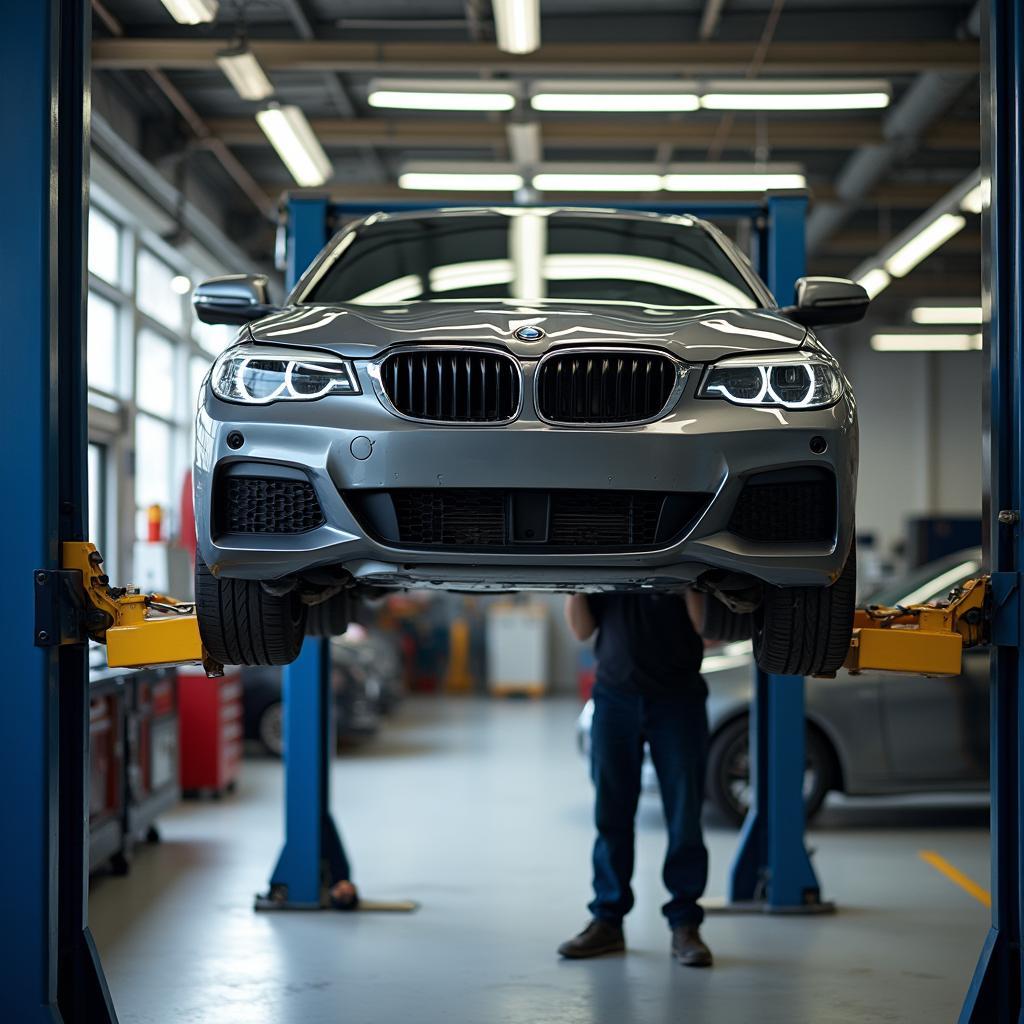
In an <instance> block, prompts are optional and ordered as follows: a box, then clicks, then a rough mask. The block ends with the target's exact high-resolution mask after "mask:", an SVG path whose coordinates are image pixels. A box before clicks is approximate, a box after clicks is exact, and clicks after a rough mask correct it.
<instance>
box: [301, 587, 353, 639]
mask: <svg viewBox="0 0 1024 1024" xmlns="http://www.w3.org/2000/svg"><path fill="white" fill-rule="evenodd" d="M349 611H350V604H349V595H348V594H347V593H345V592H344V591H343V592H342V593H340V594H335V595H334V596H333V597H329V598H327V600H326V601H321V602H320V603H319V604H311V605H310V606H309V610H308V613H307V615H306V636H341V635H342V634H343V633H344V632H345V630H347V629H348V624H349V618H350V616H349Z"/></svg>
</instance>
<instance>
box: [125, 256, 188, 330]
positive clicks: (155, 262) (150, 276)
mask: <svg viewBox="0 0 1024 1024" xmlns="http://www.w3.org/2000/svg"><path fill="white" fill-rule="evenodd" d="M178 276H179V275H178V274H177V272H176V271H175V270H174V269H173V268H172V267H170V266H168V265H167V264H166V263H164V261H163V260H161V259H158V258H157V257H156V256H154V255H153V254H152V253H151V252H150V251H149V250H148V249H141V250H140V251H139V259H138V264H137V267H136V288H135V301H136V303H137V305H138V307H139V309H141V310H142V312H143V313H145V314H146V315H147V316H150V317H152V318H153V319H154V320H155V321H156V322H157V323H159V324H162V325H163V326H164V327H166V328H168V329H169V330H172V331H180V330H181V329H182V328H183V327H184V319H185V318H184V298H183V296H182V294H181V292H178V291H175V288H174V283H173V282H174V281H175V279H176V278H177V277H178Z"/></svg>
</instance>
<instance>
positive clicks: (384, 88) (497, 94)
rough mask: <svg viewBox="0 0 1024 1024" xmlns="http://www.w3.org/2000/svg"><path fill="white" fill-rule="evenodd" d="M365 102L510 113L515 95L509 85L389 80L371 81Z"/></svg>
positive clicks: (392, 106)
mask: <svg viewBox="0 0 1024 1024" xmlns="http://www.w3.org/2000/svg"><path fill="white" fill-rule="evenodd" d="M366 101H367V103H369V104H370V106H371V107H390V108H392V109H395V110H481V111H489V110H511V109H512V108H513V107H514V106H515V105H516V94H515V92H514V91H513V89H512V88H511V87H510V86H509V83H508V82H494V81H491V82H485V81H474V80H472V79H459V78H456V79H402V78H389V79H375V80H374V81H372V82H371V83H370V91H369V94H368V96H367V98H366Z"/></svg>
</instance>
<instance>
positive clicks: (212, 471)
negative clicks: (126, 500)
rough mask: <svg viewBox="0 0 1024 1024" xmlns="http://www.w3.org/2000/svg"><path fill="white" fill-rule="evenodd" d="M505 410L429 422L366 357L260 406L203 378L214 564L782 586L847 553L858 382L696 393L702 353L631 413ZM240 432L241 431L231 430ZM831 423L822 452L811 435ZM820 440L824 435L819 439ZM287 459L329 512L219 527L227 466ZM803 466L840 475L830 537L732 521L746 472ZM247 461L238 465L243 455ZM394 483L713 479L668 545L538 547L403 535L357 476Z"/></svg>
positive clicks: (269, 569)
mask: <svg viewBox="0 0 1024 1024" xmlns="http://www.w3.org/2000/svg"><path fill="white" fill-rule="evenodd" d="M530 372H531V369H530V368H529V367H527V369H526V374H527V380H526V385H527V386H526V387H525V389H524V391H525V394H526V396H527V399H526V402H525V404H524V407H523V409H522V410H521V413H520V415H519V416H518V418H517V419H516V420H515V421H514V422H512V423H510V424H507V425H504V426H483V425H451V426H435V425H426V424H423V423H418V422H414V421H410V420H406V419H401V418H399V417H397V416H395V415H394V414H393V413H392V412H390V411H388V410H387V409H386V408H385V407H384V405H383V404H382V403H381V401H380V400H379V399H378V397H377V394H376V393H375V391H374V388H373V385H372V381H371V380H370V378H369V375H368V374H367V373H366V368H365V366H360V367H359V375H360V380H361V383H362V387H363V393H362V394H361V395H358V396H338V397H334V398H330V399H327V400H322V401H317V402H291V403H284V402H281V403H275V404H272V405H269V406H261V407H249V406H243V405H236V404H233V403H227V402H223V401H221V400H219V399H217V398H216V397H214V396H213V394H212V393H211V392H210V390H209V388H208V387H207V388H206V389H205V398H204V401H203V404H202V406H201V408H200V410H199V413H198V416H197V424H196V438H197V441H196V462H195V469H194V477H193V480H194V488H195V512H196V529H197V535H198V544H199V551H200V554H201V556H202V558H203V559H204V560H205V561H206V563H207V564H208V565H209V566H210V568H211V570H212V571H213V572H214V573H216V574H223V575H225V576H227V577H232V578H239V579H255V580H274V579H281V578H283V577H289V576H296V575H297V576H302V575H303V574H305V573H309V572H310V571H312V570H317V569H322V568H324V567H340V568H343V569H344V570H346V571H347V572H348V573H350V574H351V575H352V577H353V578H354V579H355V580H356V581H358V582H362V583H366V584H374V585H381V586H417V587H438V588H446V589H472V590H508V589H553V590H565V589H592V590H601V589H610V588H642V587H651V586H653V587H658V588H665V587H671V586H679V585H683V584H686V583H688V582H691V581H693V580H694V579H695V578H697V577H698V576H700V575H701V574H702V573H704V572H705V571H707V570H708V569H709V568H712V569H719V570H724V571H727V572H736V573H740V574H743V575H749V576H753V577H756V578H759V579H762V580H764V581H766V582H769V583H772V584H775V585H780V586H799V585H827V584H829V583H831V582H832V581H833V580H834V579H835V578H836V576H837V575H838V574H839V572H840V570H841V569H842V566H843V563H844V561H845V558H846V554H847V552H848V550H849V547H850V543H851V540H852V534H853V509H854V495H855V488H856V470H857V428H856V417H855V411H854V404H853V401H852V398H850V397H844V398H843V399H842V400H841V401H840V402H838V403H837V404H836V405H834V406H832V407H830V408H828V409H822V410H816V411H788V410H779V409H752V408H746V407H738V406H734V405H731V404H729V403H728V402H725V401H721V400H707V399H700V398H697V397H696V390H697V386H698V380H699V377H700V373H699V369H698V368H696V367H695V368H694V370H693V372H691V373H690V374H689V375H688V377H687V380H686V382H685V385H684V388H683V391H682V394H681V395H680V397H679V400H678V402H677V403H676V405H675V407H674V408H673V409H672V410H671V412H670V413H669V414H668V415H667V416H665V417H664V418H662V419H659V420H657V421H655V422H653V423H647V424H644V425H642V426H630V427H604V428H602V427H597V426H595V427H587V428H581V427H558V426H552V425H549V424H547V423H544V422H542V421H541V420H540V419H539V418H538V417H537V415H536V413H535V412H534V410H533V408H532V403H531V401H530V398H529V396H530V395H531V393H532V388H531V387H530V386H529V385H530V383H531V382H530V379H529V376H530ZM232 433H237V434H240V435H241V436H242V438H243V441H242V444H241V445H240V446H237V442H238V439H237V438H233V442H234V443H235V445H236V447H229V445H228V443H227V439H228V435H229V434H232ZM812 438H823V439H824V440H825V442H826V445H827V448H826V450H825V451H824V452H823V453H822V454H815V453H814V452H812V450H811V439H812ZM818 447H820V445H818ZM268 465H269V466H273V467H283V468H284V469H285V471H286V472H291V473H292V474H293V475H299V474H301V475H303V476H304V477H305V478H306V479H308V480H309V481H310V482H311V483H312V485H313V487H314V488H315V491H316V495H317V498H318V500H319V502H320V505H321V507H322V510H323V513H324V518H325V522H324V524H323V525H321V526H319V527H317V528H315V529H312V530H309V531H308V532H305V533H301V534H289V535H269V534H261V535H243V534H234V535H232V534H225V535H220V536H218V535H216V532H215V530H214V528H213V524H214V522H215V520H214V510H213V502H214V500H215V498H214V495H215V479H216V478H217V476H218V474H219V473H222V472H224V471H226V470H227V469H228V467H232V466H234V467H240V466H244V467H245V471H246V472H248V471H250V470H251V472H252V474H253V475H259V472H260V470H261V467H262V468H264V469H265V467H267V466H268ZM799 466H807V467H817V468H819V469H824V470H827V471H829V472H830V473H831V474H833V475H834V478H835V480H836V486H837V501H836V509H837V516H836V519H837V524H836V530H835V533H834V535H833V536H832V537H831V539H829V540H828V541H822V542H813V543H802V544H792V543H787V544H759V543H752V542H750V541H748V540H744V539H743V538H741V537H739V536H737V535H736V534H734V533H732V532H730V531H729V529H728V528H727V527H728V524H729V519H730V516H731V513H732V510H733V508H734V506H735V504H736V500H737V498H738V496H739V494H740V491H741V488H742V486H743V483H744V481H745V480H746V478H748V477H749V476H751V475H752V474H757V473H762V472H766V471H771V470H777V469H788V468H792V467H799ZM236 471H237V469H236ZM387 488H474V489H475V488H502V489H531V490H560V489H569V488H571V489H580V490H602V491H605V490H619V489H621V490H634V491H651V490H657V491H661V492H703V493H706V494H709V495H713V498H712V500H711V501H710V504H709V505H708V507H707V509H706V511H704V512H703V514H702V515H700V516H699V518H698V519H697V520H696V521H695V522H693V523H691V524H690V526H689V528H688V530H687V531H686V532H685V533H684V534H683V535H682V536H679V537H677V538H676V539H674V541H673V542H672V543H670V544H667V545H666V546H664V547H659V548H657V549H656V550H651V549H650V548H645V549H643V550H634V551H622V550H616V551H611V552H605V553H589V552H588V553H582V552H575V553H566V552H564V551H563V552H560V553H537V552H536V551H531V552H525V551H517V550H516V549H515V546H514V545H509V546H503V547H499V548H495V549H493V550H489V551H482V550H474V551H459V550H450V549H429V550H423V549H416V550H413V549H408V548H406V549H403V548H401V547H397V546H395V545H394V544H392V543H387V544H385V543H381V542H380V541H379V540H375V539H373V537H371V536H368V535H367V533H366V531H364V529H363V528H362V527H361V526H360V522H359V521H358V520H357V518H356V516H355V515H354V514H353V511H352V509H351V508H350V507H349V505H348V504H346V501H345V499H344V495H345V494H346V493H347V492H358V491H371V490H379V489H387Z"/></svg>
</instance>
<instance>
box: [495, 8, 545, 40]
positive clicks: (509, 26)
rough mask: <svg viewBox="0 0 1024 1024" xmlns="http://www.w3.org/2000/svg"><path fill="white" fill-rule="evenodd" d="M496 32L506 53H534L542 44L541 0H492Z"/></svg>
mask: <svg viewBox="0 0 1024 1024" xmlns="http://www.w3.org/2000/svg"><path fill="white" fill-rule="evenodd" d="M491 7H492V8H493V10H494V34H495V35H496V36H497V38H498V49H499V50H504V51H505V53H533V51H534V50H536V49H537V48H538V47H539V46H540V0H491Z"/></svg>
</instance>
